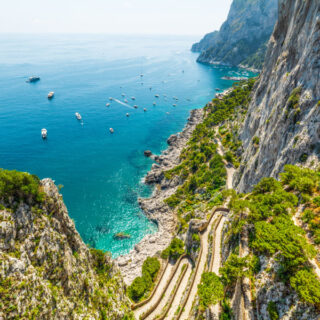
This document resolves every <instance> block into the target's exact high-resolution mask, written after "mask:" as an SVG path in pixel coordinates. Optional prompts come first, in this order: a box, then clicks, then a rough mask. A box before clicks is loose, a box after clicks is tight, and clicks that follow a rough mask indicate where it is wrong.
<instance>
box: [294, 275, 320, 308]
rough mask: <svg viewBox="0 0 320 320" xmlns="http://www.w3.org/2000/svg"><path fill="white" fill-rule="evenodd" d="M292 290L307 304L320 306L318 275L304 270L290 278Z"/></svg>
mask: <svg viewBox="0 0 320 320" xmlns="http://www.w3.org/2000/svg"><path fill="white" fill-rule="evenodd" d="M290 284H291V286H292V288H293V289H294V290H295V291H296V292H297V293H298V295H299V297H300V298H301V299H302V300H303V301H305V302H306V303H309V304H313V305H317V306H318V307H319V306H320V282H319V280H318V278H317V277H316V275H315V274H314V273H313V272H311V271H309V270H307V269H303V270H300V271H298V272H297V273H296V274H295V275H294V276H293V277H291V278H290Z"/></svg>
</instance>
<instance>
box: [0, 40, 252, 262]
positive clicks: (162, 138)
mask: <svg viewBox="0 0 320 320" xmlns="http://www.w3.org/2000/svg"><path fill="white" fill-rule="evenodd" d="M197 40H198V38H197V37H195V36H142V35H139V36H132V35H102V34H100V35H89V34H88V35H61V34H37V35H35V34H33V35H31V34H30V35H21V34H20V35H19V34H2V35H0V44H1V46H0V47H1V50H0V168H4V169H10V170H13V169H16V170H19V171H25V172H30V173H32V174H36V175H38V176H39V177H40V178H52V179H53V180H54V181H55V183H56V184H57V185H59V186H60V188H61V193H62V195H63V198H64V201H65V203H66V206H67V208H68V211H69V215H70V216H71V218H72V219H73V220H74V222H75V225H76V228H77V230H78V232H79V233H80V235H81V237H82V239H83V240H84V242H85V243H87V244H88V245H89V246H91V247H95V248H98V249H102V250H104V251H109V252H111V254H112V256H113V257H114V258H115V257H117V256H119V255H122V254H126V253H128V252H129V251H130V250H132V249H133V247H134V245H135V244H136V243H138V242H139V241H140V240H141V239H142V238H143V237H144V236H145V235H146V234H150V233H154V232H156V230H157V226H156V225H155V224H154V223H152V222H151V221H149V220H148V219H146V217H145V216H144V214H143V212H142V211H141V209H140V208H139V206H138V202H137V199H138V198H139V197H148V196H150V195H151V193H152V188H151V187H148V186H146V185H144V184H143V177H144V176H145V175H146V173H147V172H148V170H149V169H150V168H151V165H152V160H150V159H149V158H146V157H145V156H144V151H145V150H151V151H152V152H153V153H154V154H159V153H160V152H161V151H162V150H164V149H166V147H167V144H166V140H167V138H168V137H169V136H170V135H171V134H174V133H177V132H179V131H181V130H182V129H183V127H184V126H185V124H186V121H187V118H188V116H189V112H190V110H192V109H194V108H201V107H203V106H204V105H205V104H206V103H207V102H208V101H210V100H211V99H212V98H213V97H214V96H215V94H216V92H217V91H216V89H220V90H224V89H226V88H228V87H230V86H231V85H232V84H233V81H230V80H223V79H222V77H224V76H243V77H251V76H253V75H254V74H253V73H251V72H249V71H246V70H242V69H237V68H230V67H223V66H207V65H202V64H199V63H197V62H196V59H197V56H198V54H197V53H192V52H191V51H190V47H191V45H192V43H193V42H195V41H197ZM30 76H39V77H40V78H41V79H40V81H38V82H36V83H27V82H26V80H27V79H28V78H29V77H30ZM51 91H53V92H54V98H53V99H51V100H49V99H48V98H47V95H48V93H49V92H51ZM156 95H159V97H158V98H157V97H156ZM132 97H134V98H135V100H132ZM109 98H113V99H112V100H110V99H109ZM108 103H109V104H110V106H107V104H108ZM154 103H155V105H154ZM134 105H137V106H138V108H137V109H135V108H133V106H134ZM144 109H146V111H145V110H144ZM76 112H78V113H80V115H81V117H82V120H81V121H79V120H77V119H76V117H75V113H76ZM127 113H128V115H129V116H128V115H127ZM43 128H46V129H47V132H48V136H47V139H45V140H43V139H42V137H41V129H43ZM110 128H113V130H114V133H113V134H112V133H110ZM118 232H125V233H127V234H129V235H130V238H128V239H123V240H116V239H114V235H115V234H116V233H118Z"/></svg>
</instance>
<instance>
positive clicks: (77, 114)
mask: <svg viewBox="0 0 320 320" xmlns="http://www.w3.org/2000/svg"><path fill="white" fill-rule="evenodd" d="M75 116H76V118H77V119H78V120H82V117H81V114H80V113H78V112H76V113H75Z"/></svg>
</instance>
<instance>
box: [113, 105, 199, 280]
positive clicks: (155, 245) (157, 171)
mask: <svg viewBox="0 0 320 320" xmlns="http://www.w3.org/2000/svg"><path fill="white" fill-rule="evenodd" d="M202 119H203V109H196V110H192V111H191V114H190V117H189V119H188V122H187V124H186V126H185V128H184V129H183V131H182V132H181V133H179V134H177V135H172V136H171V137H170V138H169V139H168V144H169V147H168V149H166V150H165V151H163V152H162V154H161V155H160V156H154V160H155V161H156V162H157V163H154V164H153V165H152V168H151V170H150V171H149V172H148V174H147V176H146V177H145V183H148V184H152V185H154V191H153V194H152V196H151V198H147V199H139V205H140V207H141V209H142V210H143V211H144V213H145V215H146V216H147V217H148V218H149V219H150V220H152V221H154V222H155V223H156V224H157V226H158V231H157V232H156V233H155V234H153V235H147V236H146V237H144V238H143V239H142V240H141V241H140V242H139V244H137V245H136V246H135V248H134V249H133V250H131V252H130V253H129V254H128V255H125V256H120V257H119V258H117V259H116V260H115V261H116V263H117V264H118V267H119V268H120V270H121V273H122V275H123V277H124V281H125V282H126V283H127V284H130V283H131V282H132V281H133V280H134V278H136V277H137V276H140V275H141V267H142V264H143V262H144V260H145V259H146V258H147V257H150V256H154V255H156V254H159V253H160V252H161V251H163V250H164V249H165V248H166V247H167V246H168V245H169V244H170V242H171V240H172V238H173V237H174V231H175V228H176V217H175V214H174V212H173V211H172V209H170V207H169V206H168V205H167V204H166V203H165V202H164V200H165V199H167V198H168V197H170V196H171V195H172V194H174V193H175V192H176V190H177V188H178V186H179V185H180V184H181V183H182V181H179V179H177V178H173V179H171V180H168V179H166V178H165V176H164V171H167V170H170V169H172V168H174V167H175V166H176V165H178V164H179V163H180V153H181V151H182V150H183V148H184V147H185V146H186V144H187V142H188V141H189V139H190V137H191V135H192V132H193V130H194V129H195V127H196V125H197V124H199V123H200V122H201V121H202Z"/></svg>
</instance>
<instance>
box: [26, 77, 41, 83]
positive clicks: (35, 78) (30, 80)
mask: <svg viewBox="0 0 320 320" xmlns="http://www.w3.org/2000/svg"><path fill="white" fill-rule="evenodd" d="M39 80H40V77H36V76H33V77H30V78H29V79H28V80H27V81H26V82H29V83H32V82H38V81H39Z"/></svg>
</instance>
